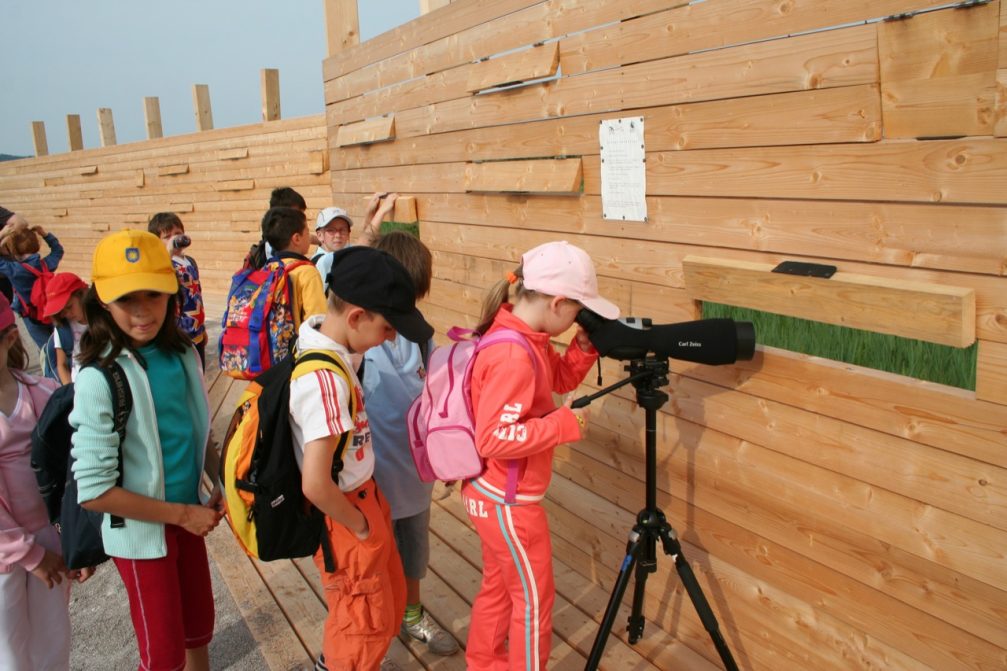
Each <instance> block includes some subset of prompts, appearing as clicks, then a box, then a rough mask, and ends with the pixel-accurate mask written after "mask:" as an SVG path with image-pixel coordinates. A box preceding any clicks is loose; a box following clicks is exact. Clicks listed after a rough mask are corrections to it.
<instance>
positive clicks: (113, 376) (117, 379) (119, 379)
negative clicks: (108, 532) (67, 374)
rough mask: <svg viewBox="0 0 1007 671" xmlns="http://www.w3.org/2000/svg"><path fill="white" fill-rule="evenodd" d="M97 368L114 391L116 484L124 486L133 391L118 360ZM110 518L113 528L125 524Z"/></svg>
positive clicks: (117, 517) (112, 516)
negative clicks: (117, 448)
mask: <svg viewBox="0 0 1007 671" xmlns="http://www.w3.org/2000/svg"><path fill="white" fill-rule="evenodd" d="M96 368H98V370H100V371H101V372H102V374H103V375H104V376H105V381H106V382H108V388H109V391H110V392H111V393H112V423H113V425H114V427H115V432H116V433H117V434H118V435H119V469H118V470H119V476H118V477H117V478H116V479H115V486H116V487H122V470H123V458H122V443H123V441H124V440H126V421H127V420H128V419H129V413H131V412H132V411H133V392H132V390H131V389H130V388H129V381H128V380H127V379H126V371H124V370H123V369H122V366H121V365H119V362H118V361H113V362H112V364H111V365H110V366H107V367H106V366H96ZM110 518H111V524H112V528H113V529H119V528H121V527H123V526H125V521H124V520H123V519H122V518H121V517H119V516H118V515H111V516H110Z"/></svg>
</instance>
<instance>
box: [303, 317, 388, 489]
mask: <svg viewBox="0 0 1007 671" xmlns="http://www.w3.org/2000/svg"><path fill="white" fill-rule="evenodd" d="M324 318H325V315H315V316H312V317H309V318H308V319H307V321H305V322H304V323H303V324H301V328H300V329H299V330H298V332H297V348H298V350H299V351H304V350H309V349H320V350H328V351H331V352H335V353H336V354H337V355H339V358H340V359H342V360H343V363H344V364H346V366H347V368H348V369H349V371H350V378H351V379H352V380H353V389H352V392H351V390H350V388H349V386H348V385H347V384H346V380H345V379H343V377H342V376H341V375H339V374H338V373H336V372H333V371H330V370H317V371H314V372H311V373H307V374H305V375H302V376H301V377H299V378H297V379H296V380H293V381H291V383H290V428H291V432H292V437H293V439H294V454H295V456H296V457H297V465H298V467H300V466H302V464H303V462H304V445H305V444H306V443H310V442H311V441H313V440H318V439H319V438H325V437H327V436H339V435H342V434H344V433H346V432H347V431H353V435H352V437H351V439H350V441H349V442H348V443H347V445H346V449H345V451H344V452H343V470H342V471H341V472H340V473H339V488H340V489H341V490H343V491H344V492H349V491H353V490H354V489H356V488H357V487H359V486H360V485H362V484H364V483H365V482H367V480H369V479H370V478H371V476H372V475H373V474H374V450H373V449H372V448H371V427H370V424H369V423H368V421H367V412H366V410H365V409H364V392H363V389H362V388H361V387H360V381H359V380H358V379H357V376H356V369H357V366H359V364H360V355H351V354H350V353H349V351H348V350H347V349H346V348H345V347H344V346H342V345H340V344H339V343H337V342H336V341H334V340H332V339H331V338H329V337H328V336H325V335H322V333H320V332H319V331H318V326H319V325H320V324H321V323H322V320H324ZM350 393H353V394H356V397H357V416H356V421H354V419H353V418H352V417H351V416H350V402H349V401H350Z"/></svg>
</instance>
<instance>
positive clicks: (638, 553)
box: [573, 357, 738, 671]
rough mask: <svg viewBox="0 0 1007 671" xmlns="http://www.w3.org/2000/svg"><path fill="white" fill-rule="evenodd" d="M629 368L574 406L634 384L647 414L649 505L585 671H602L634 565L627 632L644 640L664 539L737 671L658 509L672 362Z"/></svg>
mask: <svg viewBox="0 0 1007 671" xmlns="http://www.w3.org/2000/svg"><path fill="white" fill-rule="evenodd" d="M626 370H627V371H628V372H629V373H630V375H629V377H627V378H626V379H624V380H620V381H619V382H617V383H615V384H613V385H612V386H610V387H606V388H604V389H602V390H601V391H599V392H596V393H594V394H591V395H590V396H584V397H582V398H579V399H577V400H576V401H574V402H573V407H574V408H582V407H584V406H586V405H587V404H589V403H590V402H591V401H593V400H595V399H597V398H599V397H601V396H604V395H605V394H608V393H610V392H613V391H615V390H616V389H619V388H620V387H623V386H625V385H627V384H632V385H633V387H635V388H636V403H637V405H639V406H640V407H642V408H643V409H644V411H645V412H646V450H647V451H646V459H647V462H646V475H647V492H646V496H647V499H646V503H647V507H646V508H644V509H643V510H641V511H640V512H639V513H637V516H636V524H635V525H634V526H633V529H632V530H631V531H630V533H629V541H628V542H627V543H626V557H625V559H623V561H622V566H621V567H620V569H619V575H618V576H617V577H616V581H615V585H614V586H613V588H612V595H611V597H609V600H608V607H607V608H606V609H605V615H604V617H603V618H602V621H601V627H600V628H599V630H598V635H597V637H596V638H595V639H594V645H593V646H592V647H591V654H590V656H589V657H588V659H587V666H585V667H584V668H585V670H586V671H594V670H595V669H597V668H598V663H599V662H600V661H601V656H602V654H603V653H604V651H605V644H606V643H607V642H608V636H609V634H610V633H612V623H613V622H614V621H615V616H616V613H617V612H618V611H619V606H620V605H621V604H622V598H623V596H624V595H625V593H626V587H627V585H628V584H629V577H630V574H631V573H632V572H633V569H634V567H635V568H636V582H635V584H634V589H633V606H632V610H631V611H630V616H629V623H628V625H627V627H626V629H627V631H629V642H630V643H631V644H632V643H636V642H637V641H639V640H640V638H641V637H642V636H643V626H644V622H645V620H644V617H643V599H644V593H645V590H646V587H647V577H648V576H649V575H650V574H651V573H656V572H657V542H658V540H660V541H661V546H662V548H663V549H664V554H666V555H670V556H671V557H672V559H673V561H674V562H675V570H676V571H678V575H679V578H680V579H681V580H682V585H683V586H684V587H685V591H686V592H687V593H688V595H689V599H691V600H692V605H693V606H694V607H695V609H696V612H697V613H698V614H699V619H700V620H701V621H702V623H703V627H704V628H705V629H706V631H707V633H708V634H709V635H710V639H711V640H712V641H713V645H714V647H716V649H717V652H718V653H719V654H720V659H721V660H722V661H723V663H724V668H725V669H727V671H738V665H737V664H736V663H735V661H734V657H733V656H732V655H731V650H730V648H728V647H727V642H726V641H725V640H724V637H723V636H722V635H721V633H720V625H719V624H718V623H717V618H716V616H715V615H714V614H713V610H712V609H711V608H710V603H709V601H707V600H706V596H705V595H704V594H703V589H702V588H701V587H700V586H699V582H698V581H697V580H696V574H695V573H693V571H692V567H691V566H689V562H688V561H686V559H685V557H684V556H683V555H682V545H681V543H679V542H678V534H677V533H676V532H675V529H674V528H672V526H671V525H670V524H668V520H667V518H666V517H665V515H664V512H663V511H662V510H661V509H660V508H658V507H657V411H658V409H659V408H661V406H663V405H664V404H665V403H667V402H668V394H667V393H665V392H663V391H661V390H660V387H663V386H665V385H667V384H668V361H667V359H660V360H659V359H656V358H653V357H648V358H645V359H634V360H632V361H630V362H629V365H628V366H627V367H626Z"/></svg>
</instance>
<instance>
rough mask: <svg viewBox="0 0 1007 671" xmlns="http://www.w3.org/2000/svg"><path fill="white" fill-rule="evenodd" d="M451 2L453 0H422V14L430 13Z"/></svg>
mask: <svg viewBox="0 0 1007 671" xmlns="http://www.w3.org/2000/svg"><path fill="white" fill-rule="evenodd" d="M450 4H451V0H420V14H428V13H430V12H432V11H434V10H435V9H440V8H441V7H446V6H448V5H450Z"/></svg>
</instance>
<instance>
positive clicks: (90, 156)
mask: <svg viewBox="0 0 1007 671" xmlns="http://www.w3.org/2000/svg"><path fill="white" fill-rule="evenodd" d="M322 128H324V115H321V114H319V115H312V116H306V117H297V118H293V119H285V120H283V121H274V122H269V123H257V124H248V125H244V126H235V127H232V128H218V129H214V130H211V131H203V132H202V133H187V134H184V135H173V136H170V137H164V138H156V139H152V140H142V141H139V142H130V143H126V144H120V145H114V146H109V147H97V148H92V149H84V150H81V151H79V152H77V151H75V152H67V153H64V154H50V155H49V156H47V157H44V158H42V159H31V160H18V161H4V162H2V163H0V176H3V175H7V174H16V173H18V172H20V171H24V170H30V171H36V170H38V169H39V168H40V167H42V166H46V167H47V168H52V167H58V166H66V165H78V164H80V163H81V162H86V161H89V162H91V163H98V162H101V163H105V161H106V160H114V157H119V158H125V159H128V160H137V159H140V158H151V159H153V158H163V157H164V156H166V155H174V154H180V155H186V152H188V151H191V150H192V148H193V147H194V146H196V147H200V148H202V147H209V146H212V144H210V143H217V142H219V143H221V144H222V145H227V144H228V143H236V144H241V143H242V142H243V140H242V139H241V138H244V137H247V136H257V137H260V138H262V140H263V141H264V142H268V140H269V138H270V137H272V136H274V135H275V134H283V133H289V132H296V131H298V130H306V131H308V132H318V130H319V129H322ZM321 136H322V137H324V131H322V135H321ZM215 148H221V147H215Z"/></svg>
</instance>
